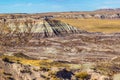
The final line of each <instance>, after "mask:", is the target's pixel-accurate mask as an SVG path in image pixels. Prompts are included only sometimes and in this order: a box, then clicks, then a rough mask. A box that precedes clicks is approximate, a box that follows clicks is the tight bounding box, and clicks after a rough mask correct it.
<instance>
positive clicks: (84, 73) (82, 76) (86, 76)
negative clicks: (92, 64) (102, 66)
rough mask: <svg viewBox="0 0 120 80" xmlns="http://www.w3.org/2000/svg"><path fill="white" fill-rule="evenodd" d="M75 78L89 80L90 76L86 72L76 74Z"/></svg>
mask: <svg viewBox="0 0 120 80" xmlns="http://www.w3.org/2000/svg"><path fill="white" fill-rule="evenodd" d="M75 76H76V78H78V79H83V80H84V79H87V80H88V79H89V78H90V75H89V74H88V73H87V72H78V73H76V74H75Z"/></svg>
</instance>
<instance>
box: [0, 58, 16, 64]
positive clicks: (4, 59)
mask: <svg viewBox="0 0 120 80" xmlns="http://www.w3.org/2000/svg"><path fill="white" fill-rule="evenodd" d="M2 60H3V61H4V62H8V63H11V64H12V63H14V62H13V61H11V60H10V59H9V58H7V57H5V58H3V59H2Z"/></svg>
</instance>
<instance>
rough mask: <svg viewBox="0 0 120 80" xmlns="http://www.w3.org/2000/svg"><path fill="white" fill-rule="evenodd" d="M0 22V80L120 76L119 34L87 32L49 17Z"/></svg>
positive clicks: (107, 79)
mask: <svg viewBox="0 0 120 80" xmlns="http://www.w3.org/2000/svg"><path fill="white" fill-rule="evenodd" d="M0 24H1V31H0V32H1V33H0V47H1V48H0V49H1V50H0V80H62V79H68V80H116V79H118V80H119V79H120V78H119V75H120V62H119V60H120V33H111V34H104V33H101V32H87V31H84V30H81V29H77V28H76V27H73V26H71V25H69V24H67V23H63V22H61V21H59V20H55V19H53V18H51V17H50V16H49V17H44V18H41V19H34V18H15V19H2V20H1V23H0Z"/></svg>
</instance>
